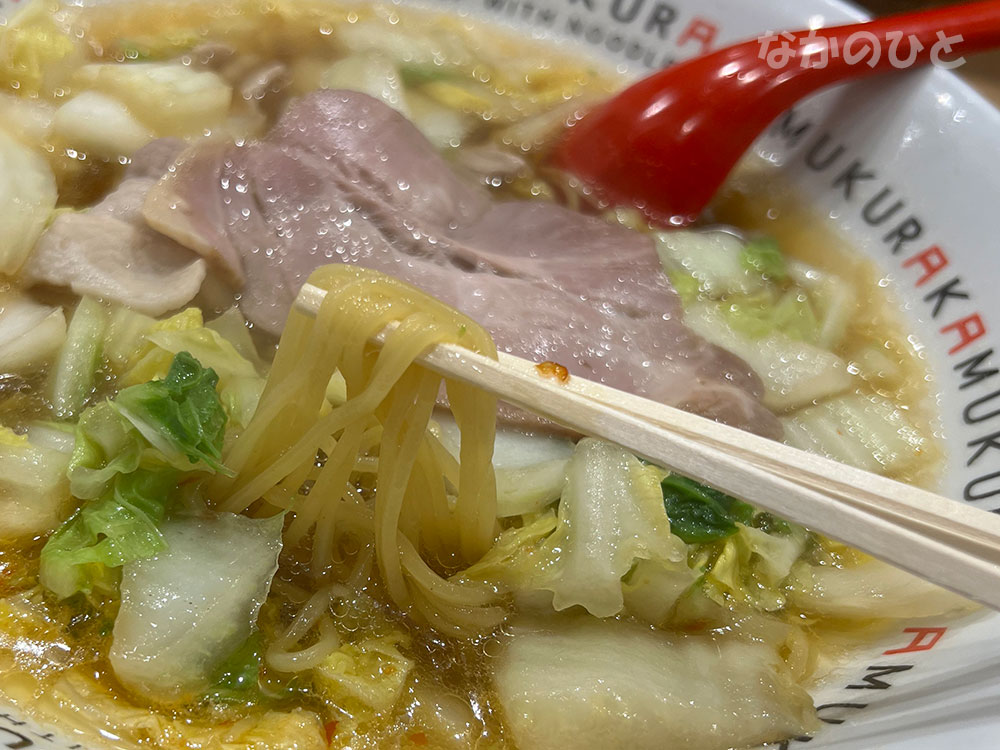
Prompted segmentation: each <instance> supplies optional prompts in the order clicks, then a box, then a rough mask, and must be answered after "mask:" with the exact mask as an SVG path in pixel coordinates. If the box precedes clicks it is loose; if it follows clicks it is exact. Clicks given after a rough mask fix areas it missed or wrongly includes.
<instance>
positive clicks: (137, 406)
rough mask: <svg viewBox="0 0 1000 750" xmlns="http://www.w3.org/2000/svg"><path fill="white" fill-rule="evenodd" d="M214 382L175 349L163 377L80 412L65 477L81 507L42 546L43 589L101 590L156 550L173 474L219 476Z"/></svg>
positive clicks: (220, 424) (220, 419)
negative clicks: (205, 472)
mask: <svg viewBox="0 0 1000 750" xmlns="http://www.w3.org/2000/svg"><path fill="white" fill-rule="evenodd" d="M216 380H217V378H216V375H215V373H214V372H213V371H212V370H210V369H206V368H204V367H202V366H201V364H200V363H199V362H198V361H197V360H196V359H194V358H193V357H192V356H191V355H190V354H187V353H186V352H182V353H181V354H178V355H177V356H176V357H175V358H174V362H173V364H172V365H171V367H170V370H169V372H168V373H167V377H166V378H165V379H164V380H162V381H151V382H149V383H145V384H142V385H137V386H132V387H131V388H127V389H125V390H124V391H122V392H121V393H119V394H118V396H117V397H116V398H115V399H114V400H113V401H106V402H103V403H101V404H98V405H97V406H94V407H92V408H90V409H87V410H86V411H85V412H84V413H83V414H82V415H81V417H80V421H79V422H78V424H77V427H76V441H75V444H74V447H73V454H72V456H71V458H70V461H69V467H68V470H67V474H68V476H69V486H70V490H71V491H72V493H73V494H74V495H75V496H76V497H78V498H80V499H82V500H86V501H87V502H85V503H84V504H83V505H82V507H81V508H80V509H79V510H78V511H77V512H76V513H75V514H74V515H73V516H71V517H70V518H69V519H68V520H67V521H66V522H65V523H63V525H62V526H60V527H59V529H57V530H56V532H55V533H54V534H53V535H52V536H51V537H50V538H49V540H48V541H47V542H46V544H45V547H44V548H43V549H42V553H41V571H40V575H39V579H40V581H41V583H42V584H43V585H44V586H45V587H46V588H48V589H49V590H50V591H52V592H53V593H54V594H56V595H57V596H59V597H62V598H65V597H68V596H71V595H72V594H74V593H76V592H78V591H82V592H84V593H87V594H90V593H92V592H94V591H100V592H104V593H107V592H110V591H113V590H114V588H115V585H116V583H117V573H116V572H115V569H116V568H118V567H121V566H122V565H124V564H125V563H127V562H129V561H132V560H140V559H143V558H147V557H151V556H153V555H155V554H157V553H158V552H160V551H162V550H163V549H164V542H163V538H162V535H161V534H160V531H159V526H160V523H161V522H162V521H163V519H164V518H165V516H166V514H167V511H168V510H169V508H170V507H171V505H172V504H173V502H174V500H175V497H176V495H177V494H178V493H177V491H176V490H177V487H178V484H179V481H180V480H181V479H182V472H183V471H187V472H189V473H190V472H194V471H202V470H205V469H208V470H209V471H215V470H216V467H218V469H223V467H222V466H221V464H220V463H219V462H218V457H219V456H220V454H221V447H222V433H223V431H224V429H225V423H226V415H225V411H224V410H223V408H222V404H221V402H220V400H219V396H218V394H216V392H215V382H216ZM137 423H138V424H137ZM150 436H152V438H153V439H155V442H154V441H153V439H151V438H150ZM164 449H165V450H164ZM206 458H207V460H206Z"/></svg>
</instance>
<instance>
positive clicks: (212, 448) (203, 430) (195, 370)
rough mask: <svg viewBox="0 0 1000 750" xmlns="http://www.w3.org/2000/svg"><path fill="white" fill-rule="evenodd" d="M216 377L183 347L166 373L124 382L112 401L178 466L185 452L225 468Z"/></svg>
mask: <svg viewBox="0 0 1000 750" xmlns="http://www.w3.org/2000/svg"><path fill="white" fill-rule="evenodd" d="M218 381H219V377H218V375H216V374H215V371H214V370H211V369H206V368H204V367H202V366H201V364H200V363H199V362H198V360H196V359H195V358H194V357H192V356H191V355H190V354H188V353H187V352H181V353H180V354H178V355H177V356H176V357H174V360H173V363H172V364H171V365H170V370H169V372H168V373H167V377H166V378H164V379H163V380H152V381H150V382H148V383H144V384H142V385H134V386H131V387H129V388H126V389H125V390H123V391H121V392H120V393H119V394H118V395H117V396H116V397H115V400H114V402H113V403H114V406H115V408H116V409H117V410H118V411H119V412H120V413H121V414H122V416H124V417H125V418H126V419H127V420H128V421H129V422H131V423H132V424H133V425H134V426H135V428H136V429H137V430H139V432H140V433H142V436H143V437H144V438H146V440H148V441H149V442H150V443H151V444H152V445H153V446H154V447H155V448H156V449H157V450H159V451H160V452H161V453H163V455H164V456H166V458H167V460H168V462H170V463H172V464H174V465H175V466H182V465H183V461H184V459H185V458H186V459H187V460H188V462H189V463H191V464H197V463H199V462H201V463H204V464H206V465H207V466H209V467H211V469H213V470H214V471H217V472H222V473H227V472H228V470H227V469H226V468H225V467H224V466H223V465H222V464H221V462H220V461H221V458H222V439H223V436H224V434H225V429H226V419H227V417H226V412H225V409H223V407H222V403H221V401H220V400H219V396H218V394H217V393H216V392H215V386H216V383H218Z"/></svg>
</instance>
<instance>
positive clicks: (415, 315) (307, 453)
mask: <svg viewBox="0 0 1000 750" xmlns="http://www.w3.org/2000/svg"><path fill="white" fill-rule="evenodd" d="M309 281H310V283H311V284H314V285H316V286H319V287H321V288H323V289H324V290H326V292H327V295H326V298H325V300H324V301H323V303H322V305H321V307H320V309H319V311H318V313H317V315H316V317H315V319H313V318H310V317H308V316H307V315H305V314H304V313H302V312H299V311H296V310H293V311H292V313H291V315H290V317H289V319H288V323H287V325H286V328H285V333H284V335H283V336H282V338H281V342H280V344H279V348H278V354H277V356H276V358H275V361H274V366H273V368H272V370H271V374H270V376H269V378H268V381H267V385H266V386H265V388H264V392H263V394H262V396H261V399H260V405H259V406H258V409H257V413H256V414H255V415H254V417H253V419H252V420H251V422H250V424H249V425H248V426H247V428H246V430H245V431H244V432H243V434H242V435H241V436H240V437H239V438H238V439H237V440H236V441H234V443H233V445H232V446H230V448H229V451H228V453H227V455H226V457H225V461H226V464H227V465H228V466H229V467H230V468H232V469H233V470H234V471H235V472H236V475H235V476H234V477H231V478H228V477H220V478H217V479H216V480H215V482H214V484H213V486H212V487H211V492H212V495H213V496H214V497H217V498H219V507H220V509H221V510H226V511H230V512H234V513H241V512H245V511H247V510H248V509H250V508H253V509H254V513H255V515H270V514H273V513H275V512H283V511H288V512H289V513H290V514H291V515H292V516H293V519H292V521H291V523H289V524H288V526H287V528H286V531H285V540H286V543H289V544H299V543H302V542H303V541H305V540H307V539H308V541H309V543H310V544H311V558H312V559H311V562H312V565H311V571H312V574H313V575H314V576H319V575H320V574H321V573H322V572H323V571H324V570H327V569H329V567H330V566H331V565H332V564H334V563H335V562H337V561H336V560H335V558H334V554H335V552H334V551H335V549H336V548H337V545H338V541H339V540H340V538H341V537H342V536H343V535H344V534H345V533H352V534H359V533H360V535H361V536H362V537H363V538H366V539H370V540H371V542H370V544H371V545H372V546H373V550H372V551H373V553H374V559H375V561H376V562H377V565H378V569H379V572H380V574H381V578H382V582H383V584H384V586H385V588H386V591H387V592H388V593H389V596H390V597H391V598H392V600H393V602H395V604H396V605H397V606H398V607H400V608H401V609H403V610H404V611H416V612H419V613H422V614H423V616H424V618H425V619H427V620H428V621H429V622H431V623H432V624H436V625H438V626H440V627H442V628H443V629H446V630H448V631H451V632H455V633H461V634H470V633H473V632H479V631H483V630H488V629H490V628H492V627H495V626H496V625H497V624H498V623H499V622H500V620H501V619H502V618H503V616H504V610H503V608H502V607H500V606H499V602H498V595H497V592H496V590H495V589H494V588H492V587H490V586H486V585H484V584H479V583H469V582H461V583H456V582H453V581H450V580H448V579H446V578H445V577H443V576H442V575H441V574H440V573H439V572H437V571H435V569H434V568H433V567H432V566H431V565H430V564H428V562H427V560H425V558H424V557H423V554H428V555H429V556H430V558H431V559H434V560H435V561H436V563H437V564H447V565H449V566H456V565H462V564H470V563H472V562H475V561H476V560H477V559H479V557H481V556H482V555H483V553H484V552H486V551H487V550H488V549H489V548H490V547H491V545H492V544H493V539H494V532H495V526H496V488H495V479H494V476H493V465H492V453H493V440H494V431H495V415H496V399H495V398H493V397H492V396H490V395H488V394H486V393H484V392H483V391H480V390H479V389H477V388H474V387H472V386H469V385H467V384H464V383H458V382H454V381H451V380H445V381H444V386H445V390H446V392H447V395H448V399H449V401H450V404H451V409H452V412H453V414H454V417H455V420H456V423H457V424H458V426H459V429H460V430H461V434H462V445H461V453H460V456H459V461H458V462H456V461H455V460H454V459H452V458H451V457H450V456H447V457H446V452H445V451H443V449H442V448H441V446H440V444H439V442H438V441H437V439H436V438H434V437H433V436H432V435H431V434H430V433H429V432H428V424H429V422H430V417H431V413H432V410H433V408H434V405H435V403H436V400H437V396H438V393H439V392H440V389H441V383H442V378H441V377H440V376H438V375H436V374H435V373H433V372H431V371H429V370H427V369H426V368H424V367H422V366H421V365H419V364H417V363H416V362H415V360H416V358H417V357H418V356H420V354H421V353H422V352H424V351H426V350H427V349H429V348H430V347H432V346H434V345H436V344H438V343H442V342H449V343H457V344H461V345H464V346H467V347H469V348H470V349H472V350H474V351H477V352H479V353H482V354H485V355H487V356H496V349H495V346H494V344H493V341H492V339H491V338H490V337H489V335H488V334H487V333H486V331H484V330H483V329H482V328H481V327H480V326H478V325H477V324H475V323H474V322H472V321H471V320H469V319H468V318H466V317H464V316H463V315H461V314H459V313H458V312H456V311H454V310H452V309H450V308H448V307H446V306H445V305H443V304H441V303H440V302H438V301H437V300H434V299H433V298H431V297H428V296H426V295H425V294H423V293H421V292H419V291H417V290H415V289H413V288H412V287H409V286H407V285H406V284H403V283H401V282H399V281H396V280H394V279H391V278H389V277H387V276H383V275H382V274H379V273H377V272H374V271H370V270H367V269H363V268H358V267H354V266H346V265H334V266H327V267H325V268H321V269H319V270H317V271H316V272H315V273H314V274H313V275H312V276H311V277H310V280H309ZM390 324H396V325H395V327H394V328H392V329H391V330H390V331H389V332H388V334H387V335H386V336H385V340H384V342H383V344H382V345H381V346H380V347H379V346H377V345H375V344H374V343H372V340H373V339H374V337H375V336H376V335H377V334H379V333H380V332H381V331H383V330H384V329H385V328H386V327H387V326H389V325H390ZM338 370H339V372H340V374H341V375H342V376H343V377H344V380H345V382H346V384H347V400H346V401H345V402H344V403H343V404H341V405H339V406H336V407H334V408H332V409H331V408H330V406H329V404H328V402H327V401H326V398H325V389H326V384H327V383H328V382H329V381H330V378H331V377H332V376H333V375H334V373H335V371H338ZM318 455H326V460H325V461H317V456H318ZM360 473H367V474H368V475H370V476H373V477H374V482H375V492H374V495H375V497H374V503H373V504H371V505H370V506H369V504H368V502H367V501H365V500H364V499H363V497H362V496H361V495H359V493H358V491H357V490H356V488H355V486H354V484H353V483H352V478H355V477H357V476H358V475H359V474H360ZM303 488H307V491H305V490H304V489H303ZM449 489H451V490H453V491H454V493H455V494H454V495H453V496H452V495H450V494H449ZM369 507H370V510H369V509H368V508H369ZM310 533H311V539H309V534H310ZM421 551H423V552H421ZM361 554H362V555H363V554H364V551H363V552H362V553H361ZM368 559H371V558H368ZM317 601H320V599H317V598H316V597H313V598H312V599H310V602H309V603H307V604H306V605H305V607H304V608H303V610H302V611H301V612H300V613H299V616H297V617H296V620H295V622H296V623H297V622H300V619H299V618H300V617H302V616H303V614H304V613H305V612H306V611H307V610H308V611H309V617H310V618H311V617H312V616H313V614H314V612H313V609H312V608H313V607H315V606H319V605H318V604H315V602H317ZM328 604H329V600H327V605H326V606H328ZM307 621H308V622H309V625H308V627H307V628H306V630H308V629H309V628H311V627H312V626H313V625H314V624H315V623H316V622H317V621H316V620H314V619H313V620H309V619H308V618H307V619H306V620H301V622H307ZM323 622H324V621H323V620H319V623H320V625H321V626H322V623H323ZM293 626H294V623H293ZM304 632H305V631H303V632H302V633H299V631H298V630H295V631H289V632H288V633H286V636H287V637H288V638H291V641H289V642H286V641H285V639H284V638H283V639H281V640H279V643H278V644H276V647H277V650H275V651H274V652H273V653H269V657H268V658H269V661H270V660H272V659H273V660H275V661H274V666H275V668H278V667H277V664H278V663H280V664H282V665H283V666H284V667H291V666H294V667H295V669H302V668H303V667H302V666H301V664H302V663H303V662H304V661H308V662H309V663H312V662H313V657H314V656H315V654H316V653H319V651H321V650H322V649H316V648H315V646H312V647H309V649H307V651H308V652H309V653H308V654H307V653H305V652H303V653H302V654H301V656H298V655H293V654H292V652H289V651H287V648H288V647H289V646H290V645H291V644H292V643H293V642H295V641H296V640H297V638H298V637H300V636H301V635H302V634H304ZM327 635H328V634H327ZM331 642H332V640H331V639H329V638H327V637H326V635H322V636H321V643H323V644H324V647H326V646H328V645H329V643H331ZM316 645H319V644H316Z"/></svg>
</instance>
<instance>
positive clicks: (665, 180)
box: [553, 0, 1000, 226]
mask: <svg viewBox="0 0 1000 750" xmlns="http://www.w3.org/2000/svg"><path fill="white" fill-rule="evenodd" d="M896 32H902V38H901V39H900V40H899V41H898V42H897V46H896V47H895V48H893V49H895V53H896V54H895V57H894V58H893V57H890V55H889V54H888V53H889V51H890V45H891V43H892V41H893V39H894V37H896V36H897V34H896ZM859 33H860V34H861V35H863V36H862V37H856V36H855V35H857V34H859ZM939 33H940V34H941V35H942V36H944V37H955V36H957V35H959V34H960V35H961V36H962V41H960V42H958V41H955V40H954V39H953V40H952V47H951V49H950V50H948V49H944V48H943V47H942V46H941V45H939V41H940V37H939ZM790 37H791V38H790V39H789V38H788V37H787V36H778V35H775V37H773V38H772V39H771V42H770V45H769V47H768V49H767V50H766V51H765V53H764V54H762V50H763V45H762V43H761V42H760V41H759V40H756V39H755V40H752V41H748V42H743V43H741V44H736V45H734V46H732V47H727V48H726V49H722V50H719V51H718V52H713V53H712V54H709V55H705V56H704V57H698V58H695V59H692V60H688V61H686V62H683V63H680V64H678V65H674V66H672V67H670V68H667V69H665V70H663V71H660V72H659V73H654V74H653V75H651V76H649V77H648V78H644V79H643V80H641V81H639V82H638V83H636V84H634V85H632V86H630V87H629V88H627V89H626V90H625V91H623V92H622V93H620V94H618V96H616V97H615V98H614V99H612V100H610V101H609V102H607V103H605V104H603V105H601V106H600V107H599V108H598V109H596V110H594V111H592V112H590V113H589V114H587V115H586V116H585V117H584V118H583V119H582V120H581V121H580V122H578V123H577V124H576V125H574V126H573V127H572V128H570V129H569V131H568V133H567V135H566V137H565V139H564V140H563V141H562V142H561V143H560V144H559V145H558V146H557V148H556V150H555V152H554V155H553V160H554V163H555V164H556V165H558V166H560V167H562V168H564V169H566V170H568V171H570V172H572V173H573V174H575V175H576V176H577V177H579V178H580V179H582V180H583V181H584V182H585V183H587V184H588V185H589V186H590V187H591V188H593V189H594V190H595V191H596V193H597V195H598V196H599V197H601V198H603V199H605V200H607V201H608V202H610V203H612V204H634V205H636V206H638V207H640V208H641V209H642V210H643V211H644V212H645V213H646V215H647V216H648V217H649V218H650V219H652V220H653V221H655V222H657V223H661V224H666V225H672V226H683V225H685V224H688V223H690V222H692V221H694V220H695V219H696V218H697V217H698V215H699V214H700V213H701V211H702V209H704V207H705V206H706V205H707V204H708V202H709V201H710V200H711V198H712V196H713V195H715V192H716V191H717V190H718V189H719V187H720V186H721V185H722V183H723V181H724V180H725V178H726V175H728V174H729V172H730V171H731V170H732V168H733V166H734V165H735V164H736V162H737V161H738V160H739V159H740V157H741V156H742V155H743V154H744V153H745V152H746V150H747V149H748V148H749V147H750V144H751V143H753V141H754V139H755V138H756V137H757V136H758V135H760V133H761V132H763V130H764V129H765V128H766V127H767V126H768V125H769V124H770V123H771V122H772V121H773V120H774V119H775V118H776V117H777V116H778V115H779V114H781V113H782V112H783V111H785V110H786V109H788V108H789V107H791V106H792V105H793V104H794V103H795V102H797V101H798V100H799V99H801V98H803V97H804V96H806V95H807V94H811V93H812V92H814V91H816V90H817V89H820V88H823V87H824V86H829V85H831V84H834V83H839V82H841V81H846V80H849V79H852V78H860V77H862V76H865V75H870V74H872V73H879V72H884V71H890V70H897V69H900V66H899V65H898V64H897V65H894V64H893V60H894V59H895V60H896V61H905V60H909V59H910V58H911V56H912V57H913V60H912V62H910V63H909V64H908V65H906V66H905V67H913V66H915V65H923V64H926V63H928V62H931V61H932V51H935V50H936V54H935V60H934V61H935V62H937V61H939V60H940V61H948V60H955V59H956V58H958V57H959V56H960V55H963V54H968V53H972V52H976V51H979V50H983V49H987V48H990V47H993V46H997V45H1000V0H988V2H978V3H969V4H966V5H955V6H951V7H947V8H941V9H937V10H930V11H921V12H917V13H904V14H900V15H896V16H888V17H885V18H880V19H878V20H876V21H871V22H868V23H860V24H851V25H849V26H837V27H833V28H829V29H817V30H816V31H814V32H810V31H796V32H792V33H791V34H790ZM807 37H809V39H808V41H806V42H805V43H800V40H803V39H806V38H807ZM852 38H853V41H852V42H851V44H850V45H849V46H848V47H846V48H845V44H848V40H849V39H852ZM859 39H860V41H859ZM824 40H826V41H824ZM866 40H867V46H868V48H871V47H872V46H873V43H877V44H878V45H879V48H880V50H881V54H880V55H879V57H878V59H877V60H876V61H875V62H874V65H869V61H870V60H872V58H873V55H871V54H867V55H862V57H861V59H860V60H855V61H854V62H853V63H852V62H851V61H850V60H849V59H848V52H850V53H851V55H850V57H852V58H853V57H854V55H855V54H857V53H858V52H859V51H860V50H863V49H864V48H865V46H866ZM914 40H916V42H914ZM782 42H787V46H788V47H789V55H788V58H787V60H784V61H781V60H780V59H779V58H778V57H777V55H778V53H777V52H775V50H779V49H780V48H781V45H782ZM834 44H836V47H834V46H833V45H834ZM824 45H829V46H827V50H828V54H827V58H828V59H827V61H826V65H825V66H822V67H819V66H818V63H819V62H821V61H822V57H821V54H822V51H821V48H822V47H823V46H824ZM935 45H938V46H937V47H935ZM914 48H916V49H914ZM833 49H836V50H837V51H838V53H837V54H836V56H834V54H833V52H832V50H833ZM942 53H943V54H942ZM779 62H781V63H782V64H780V65H778V64H776V63H779ZM807 63H812V64H816V65H817V66H816V67H810V66H809V65H808V64H807ZM804 65H805V67H804Z"/></svg>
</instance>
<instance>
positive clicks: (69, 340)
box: [52, 297, 108, 417]
mask: <svg viewBox="0 0 1000 750" xmlns="http://www.w3.org/2000/svg"><path fill="white" fill-rule="evenodd" d="M107 322H108V311H107V308H105V307H104V305H102V304H101V303H100V302H98V301H97V300H96V299H94V298H93V297H84V298H83V299H82V300H80V304H79V305H77V307H76V310H75V311H74V312H73V317H72V318H71V319H70V322H69V328H68V329H67V331H66V343H65V345H64V346H63V348H62V351H61V352H60V353H59V359H58V361H57V362H56V370H55V377H54V380H55V382H54V386H53V393H52V406H53V408H54V409H55V412H56V416H59V417H71V416H74V415H76V414H78V413H79V412H80V410H81V409H82V408H83V406H84V404H86V403H87V399H88V398H90V396H91V394H92V393H93V391H94V381H95V379H96V375H97V370H98V369H99V367H100V364H101V350H102V348H103V345H104V332H105V329H106V328H107Z"/></svg>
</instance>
